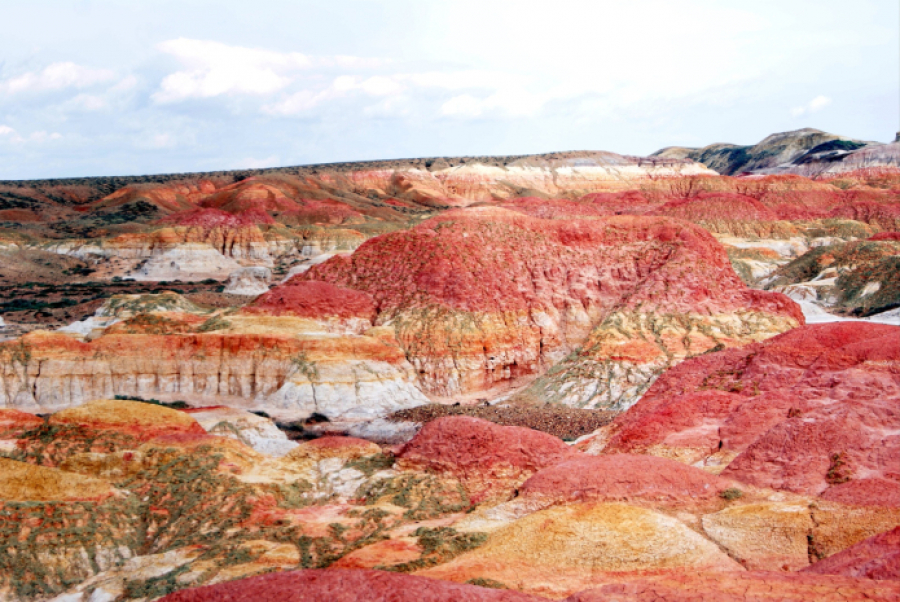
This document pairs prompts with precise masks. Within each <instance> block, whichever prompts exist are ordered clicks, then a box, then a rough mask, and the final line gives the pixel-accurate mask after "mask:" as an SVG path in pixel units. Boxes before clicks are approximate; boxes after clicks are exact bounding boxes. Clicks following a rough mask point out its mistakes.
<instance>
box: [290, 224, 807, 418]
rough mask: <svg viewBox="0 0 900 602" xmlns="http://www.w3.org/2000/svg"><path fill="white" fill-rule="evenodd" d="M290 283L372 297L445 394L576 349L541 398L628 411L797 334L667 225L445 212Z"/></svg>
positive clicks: (688, 235) (717, 253)
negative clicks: (690, 368)
mask: <svg viewBox="0 0 900 602" xmlns="http://www.w3.org/2000/svg"><path fill="white" fill-rule="evenodd" d="M297 280H301V281H303V280H321V281H326V282H332V283H334V284H336V285H338V286H342V287H347V288H352V289H356V290H360V291H364V292H366V293H368V294H369V295H371V296H372V298H373V299H374V303H375V305H376V307H377V308H378V311H379V313H378V318H377V323H379V324H387V325H391V326H393V328H394V329H395V331H396V333H397V338H398V340H399V341H400V344H401V345H402V346H403V348H404V350H405V353H406V355H407V357H408V358H409V359H410V361H411V362H412V363H413V365H414V366H415V368H416V370H417V371H418V373H419V380H420V382H421V384H422V386H423V388H424V389H425V390H426V391H427V392H430V393H432V394H436V395H444V396H450V395H454V394H459V393H468V392H477V391H479V390H485V389H490V388H492V387H495V386H497V385H502V384H504V383H508V382H510V381H515V379H516V378H517V377H520V376H527V375H533V374H539V373H541V372H543V371H544V370H546V368H547V367H549V366H550V365H552V364H553V363H555V362H557V361H558V360H560V359H562V358H564V357H565V356H566V355H567V354H569V353H570V352H572V351H573V350H577V349H578V348H579V347H580V348H581V349H582V351H581V352H580V353H576V354H575V355H574V356H573V359H572V360H570V362H568V363H564V364H562V365H561V367H560V369H559V370H557V371H556V373H555V375H553V374H551V378H550V379H549V380H548V382H546V383H542V385H541V388H540V389H539V390H538V391H539V394H540V395H542V396H544V397H545V398H550V399H554V400H564V401H566V402H567V403H572V404H576V405H582V406H592V407H595V406H598V405H607V406H613V407H627V405H629V404H631V403H633V402H634V401H635V400H636V399H637V397H639V396H640V394H641V393H643V391H644V390H645V388H646V387H647V386H648V385H649V384H650V382H652V379H653V378H654V377H655V376H656V375H657V374H659V372H661V371H662V370H663V369H664V368H665V367H667V366H670V365H672V364H674V363H676V362H678V361H680V360H681V359H683V358H685V357H688V356H690V355H694V354H698V353H702V352H704V351H707V350H709V349H711V348H713V347H715V346H717V345H722V346H733V345H739V344H744V343H746V342H749V341H754V340H762V339H764V338H767V337H769V336H772V335H773V334H776V333H778V332H781V331H783V330H785V329H787V328H791V327H793V326H795V325H797V324H799V323H801V322H802V316H801V314H800V312H799V309H798V308H797V306H796V305H795V304H793V303H792V302H791V301H789V300H787V299H786V298H785V297H782V296H780V295H772V294H765V293H761V292H758V291H750V290H747V289H746V288H745V287H744V285H743V284H742V283H741V281H740V279H739V278H738V277H737V276H736V275H735V274H734V272H733V270H732V269H731V267H730V264H729V263H728V259H727V257H726V256H725V253H724V251H723V250H722V248H721V246H720V245H718V244H717V243H716V242H715V240H714V239H712V238H711V237H710V236H709V235H708V234H707V233H705V232H704V231H703V230H701V229H699V228H696V227H692V226H689V225H686V224H684V223H683V222H677V221H673V220H668V219H664V218H634V217H610V218H605V219H601V220H592V221H562V220H543V219H536V218H530V217H525V216H521V215H518V214H516V213H512V212H508V211H503V210H499V209H472V210H464V211H458V212H451V213H447V214H445V215H444V216H441V217H439V218H434V219H432V220H429V221H428V222H425V223H423V224H421V225H420V226H417V227H415V228H413V229H411V230H409V231H407V232H402V233H396V234H389V235H386V236H381V237H378V238H376V239H373V240H370V241H369V242H368V243H366V244H364V245H363V246H362V247H360V249H359V250H357V251H356V252H355V253H354V254H353V255H352V256H350V257H335V258H332V259H331V260H329V261H327V262H326V263H324V264H321V265H318V266H314V267H313V268H311V269H310V270H309V271H307V272H306V273H304V274H303V275H300V276H296V277H295V278H294V279H293V280H292V281H291V282H295V281H297ZM276 290H277V289H276ZM273 292H274V291H273Z"/></svg>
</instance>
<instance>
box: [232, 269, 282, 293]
mask: <svg viewBox="0 0 900 602" xmlns="http://www.w3.org/2000/svg"><path fill="white" fill-rule="evenodd" d="M271 280H272V270H270V269H269V268H265V267H261V266H251V267H246V268H241V269H239V270H237V271H234V272H232V273H231V274H230V275H229V276H228V282H227V283H225V290H224V291H223V292H225V293H229V294H231V295H254V296H255V295H261V294H263V293H265V292H268V290H269V282H270V281H271Z"/></svg>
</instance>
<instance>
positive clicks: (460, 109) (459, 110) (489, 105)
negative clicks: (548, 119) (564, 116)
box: [441, 89, 551, 118]
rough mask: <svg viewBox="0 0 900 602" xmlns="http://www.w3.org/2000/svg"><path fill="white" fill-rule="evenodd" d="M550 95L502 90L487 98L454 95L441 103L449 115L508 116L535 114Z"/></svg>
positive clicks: (443, 111)
mask: <svg viewBox="0 0 900 602" xmlns="http://www.w3.org/2000/svg"><path fill="white" fill-rule="evenodd" d="M550 99H551V97H550V96H549V95H546V96H540V95H535V94H530V93H528V92H526V91H525V90H521V89H518V90H517V89H508V90H500V91H498V92H496V93H494V94H491V95H490V96H487V97H485V98H476V97H474V96H472V95H470V94H461V95H459V96H454V97H453V98H451V99H450V100H448V101H447V102H445V103H444V104H443V105H441V114H442V115H445V116H448V117H463V118H465V117H481V116H483V115H488V114H496V115H498V116H506V117H528V116H532V115H535V114H536V113H537V112H538V111H540V110H541V107H543V106H544V104H545V103H546V102H547V101H549V100H550Z"/></svg>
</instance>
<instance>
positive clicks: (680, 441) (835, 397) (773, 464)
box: [584, 323, 900, 503]
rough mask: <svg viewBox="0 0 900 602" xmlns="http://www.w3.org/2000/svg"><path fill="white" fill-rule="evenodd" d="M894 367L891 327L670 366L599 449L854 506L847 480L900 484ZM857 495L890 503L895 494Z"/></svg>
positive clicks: (804, 334)
mask: <svg viewBox="0 0 900 602" xmlns="http://www.w3.org/2000/svg"><path fill="white" fill-rule="evenodd" d="M898 365H900V336H898V329H897V327H895V326H883V325H877V324H866V323H838V324H820V325H811V326H804V327H802V328H798V329H795V330H793V331H790V332H788V333H786V334H783V335H781V336H778V337H775V338H773V339H771V340H769V341H767V342H764V343H758V344H755V345H750V346H747V347H744V348H743V349H734V350H725V351H722V352H719V353H714V354H709V355H706V356H703V357H698V358H694V359H691V360H688V361H686V362H684V363H682V364H680V365H679V366H677V367H675V368H673V369H672V370H670V371H669V372H667V373H666V374H665V375H663V376H662V377H661V378H660V379H659V380H658V381H657V382H656V383H655V384H654V385H653V387H651V389H650V391H648V393H647V394H646V395H645V396H644V398H643V399H642V400H641V401H640V403H638V404H637V405H636V406H634V407H633V408H632V409H631V410H629V411H628V412H627V413H625V414H623V415H622V416H620V417H619V418H617V419H616V421H615V422H614V423H613V424H612V425H611V426H610V427H609V428H607V429H605V434H603V435H602V436H601V437H599V438H598V443H599V445H598V446H596V447H595V448H594V449H595V450H597V449H604V451H605V453H610V452H632V453H641V452H646V453H652V454H654V455H662V456H670V457H673V458H676V459H680V460H682V461H685V462H689V463H694V462H700V463H701V465H706V466H709V467H710V468H715V467H719V469H721V468H724V467H725V466H726V465H727V468H725V469H724V471H723V472H722V475H723V476H727V477H729V478H732V479H736V480H740V481H744V482H747V483H750V484H753V485H756V486H760V487H771V488H775V489H786V490H789V491H793V492H797V493H806V494H813V495H817V494H822V493H823V492H825V491H826V490H827V489H828V488H829V487H835V488H837V487H844V488H845V489H843V490H836V492H835V493H834V495H835V496H836V497H835V498H834V499H841V500H844V501H848V502H850V501H852V494H851V493H850V491H851V490H852V489H851V486H849V485H844V484H845V483H847V482H848V481H849V482H852V481H854V480H861V479H887V480H888V481H897V480H898V479H900V474H898V469H897V467H898V466H900V438H898V436H897V435H896V434H895V433H896V432H897V429H898V428H900V409H898V408H900V406H898V400H900V384H898V381H897V379H896V372H897V369H898ZM604 437H608V442H607V443H606V444H605V447H604V445H603V441H604ZM584 447H585V448H587V449H590V448H591V447H590V445H586V446H584ZM879 482H880V481H879ZM853 487H857V486H853ZM859 487H863V489H860V491H864V490H865V488H866V487H869V488H873V490H874V489H878V490H879V491H882V493H880V494H879V495H880V499H883V500H885V501H888V502H890V500H892V499H893V497H892V496H893V494H892V493H891V491H893V489H894V488H893V487H892V486H891V485H886V484H881V485H878V484H876V483H875V482H874V481H873V482H872V483H871V484H870V485H862V484H860V485H859ZM839 491H843V492H844V493H843V494H840V493H839ZM841 495H843V497H841ZM864 497H865V495H864V494H863V495H860V496H858V497H857V500H860V503H865V502H862V501H861V500H862V498H864Z"/></svg>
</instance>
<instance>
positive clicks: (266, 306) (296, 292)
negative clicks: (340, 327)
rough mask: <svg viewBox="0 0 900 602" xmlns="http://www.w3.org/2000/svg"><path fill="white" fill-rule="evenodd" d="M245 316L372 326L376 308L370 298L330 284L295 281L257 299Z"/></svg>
mask: <svg viewBox="0 0 900 602" xmlns="http://www.w3.org/2000/svg"><path fill="white" fill-rule="evenodd" d="M243 311H245V312H248V313H258V314H267V315H275V316H281V315H292V316H299V317H302V318H313V319H321V320H328V319H330V318H343V319H349V318H360V319H362V320H366V321H368V322H369V323H371V322H372V321H373V320H374V319H375V305H374V303H373V302H372V297H370V296H369V295H368V294H366V293H363V292H360V291H355V290H352V289H348V288H342V287H339V286H335V285H333V284H329V283H327V282H316V281H309V280H307V281H303V280H291V281H290V282H288V283H286V284H283V285H281V286H277V287H275V288H274V289H272V290H270V291H269V292H267V293H264V294H262V295H260V296H259V297H257V299H256V300H254V301H253V302H252V303H251V304H250V305H248V306H247V307H246V308H244V310H243Z"/></svg>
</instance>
